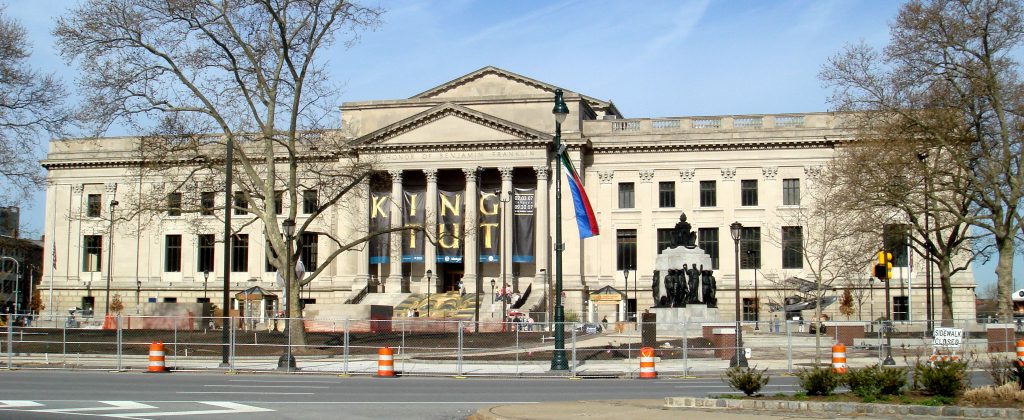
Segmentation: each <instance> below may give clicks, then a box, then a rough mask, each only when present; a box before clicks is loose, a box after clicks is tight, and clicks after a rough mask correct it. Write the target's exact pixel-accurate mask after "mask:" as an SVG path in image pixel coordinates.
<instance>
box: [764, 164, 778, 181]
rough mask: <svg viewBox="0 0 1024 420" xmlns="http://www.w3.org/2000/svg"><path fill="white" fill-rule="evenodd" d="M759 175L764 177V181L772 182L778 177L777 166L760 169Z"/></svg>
mask: <svg viewBox="0 0 1024 420" xmlns="http://www.w3.org/2000/svg"><path fill="white" fill-rule="evenodd" d="M761 175H764V179H767V180H772V179H775V177H776V176H778V175H779V167H778V166H765V167H763V168H761Z"/></svg>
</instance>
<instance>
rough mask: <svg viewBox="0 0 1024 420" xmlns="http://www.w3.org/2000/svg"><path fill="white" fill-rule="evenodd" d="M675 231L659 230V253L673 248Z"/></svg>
mask: <svg viewBox="0 0 1024 420" xmlns="http://www.w3.org/2000/svg"><path fill="white" fill-rule="evenodd" d="M674 231H675V230H674V229H658V253H659V254H660V253H661V251H664V250H666V249H668V248H669V247H671V246H672V232H674Z"/></svg>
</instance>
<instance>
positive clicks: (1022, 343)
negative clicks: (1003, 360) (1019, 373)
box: [1017, 340, 1024, 366]
mask: <svg viewBox="0 0 1024 420" xmlns="http://www.w3.org/2000/svg"><path fill="white" fill-rule="evenodd" d="M1017 365H1019V366H1024V340H1017Z"/></svg>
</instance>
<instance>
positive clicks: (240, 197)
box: [234, 191, 249, 216]
mask: <svg viewBox="0 0 1024 420" xmlns="http://www.w3.org/2000/svg"><path fill="white" fill-rule="evenodd" d="M234 202H235V203H234V214H235V216H243V215H245V214H247V213H249V212H248V211H247V210H246V209H248V208H249V202H248V201H245V193H244V192H242V191H235V199H234Z"/></svg>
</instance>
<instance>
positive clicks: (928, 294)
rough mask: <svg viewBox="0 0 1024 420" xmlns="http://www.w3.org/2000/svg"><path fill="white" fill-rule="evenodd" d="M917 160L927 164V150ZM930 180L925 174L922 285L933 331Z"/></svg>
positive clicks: (933, 297)
mask: <svg viewBox="0 0 1024 420" xmlns="http://www.w3.org/2000/svg"><path fill="white" fill-rule="evenodd" d="M917 160H919V161H921V163H922V164H924V165H927V164H928V152H927V151H922V152H920V153H918V154H917ZM930 182H931V181H930V180H929V179H928V177H927V176H926V177H925V184H924V234H925V237H924V247H925V251H926V252H927V256H926V257H925V259H924V284H925V286H924V287H925V295H924V298H925V311H926V312H927V313H926V317H925V319H927V322H928V327H927V328H928V331H934V330H935V306H936V305H935V296H934V295H933V294H932V286H933V284H932V247H931V232H929V230H928V229H929V228H930V227H931V226H930V225H931V221H930V220H929V219H930V217H929V212H928V195H929V194H930V190H929V188H928V186H929V185H930ZM940 314H941V312H940ZM940 322H941V320H940Z"/></svg>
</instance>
